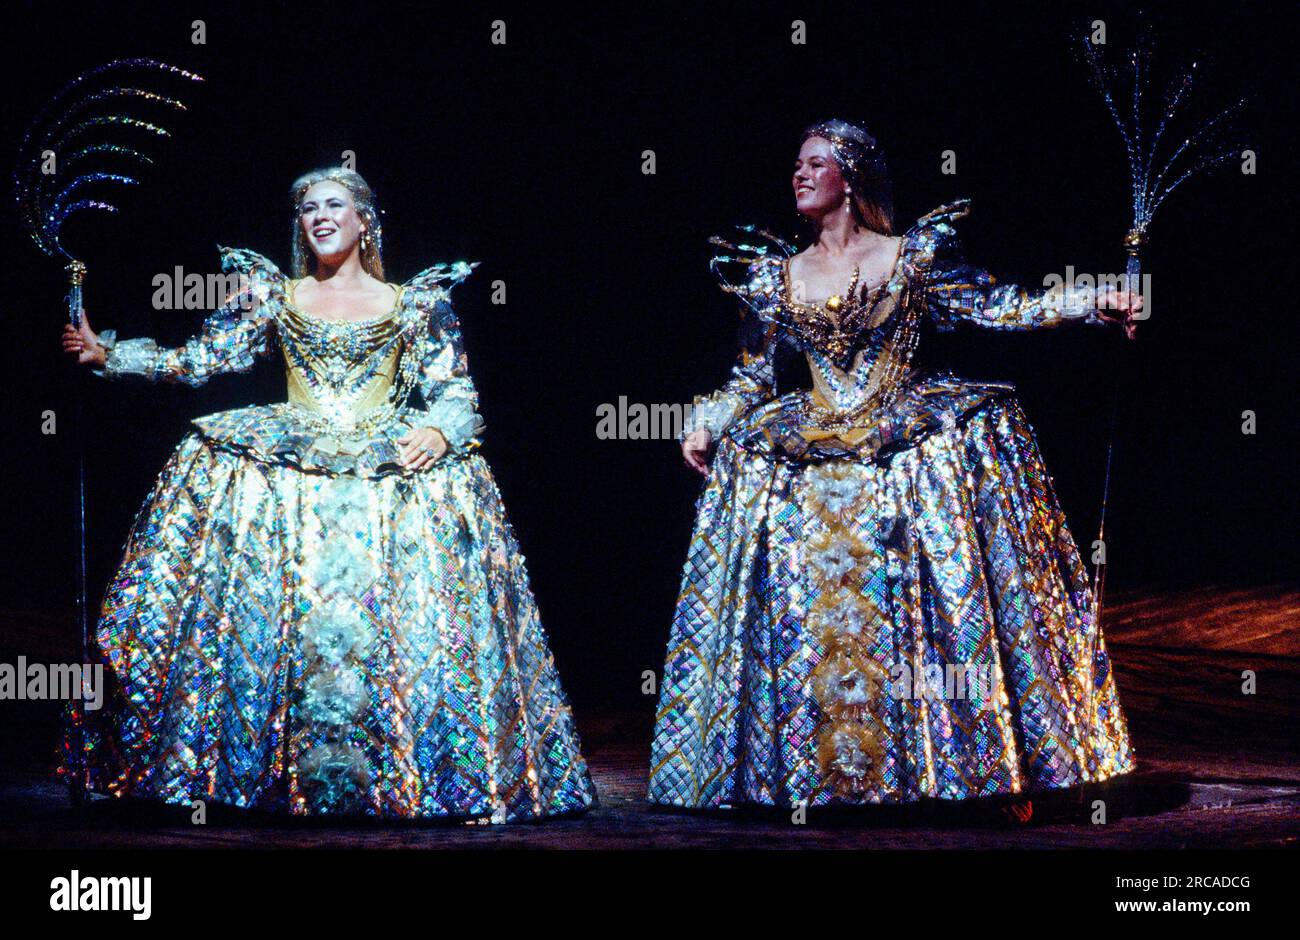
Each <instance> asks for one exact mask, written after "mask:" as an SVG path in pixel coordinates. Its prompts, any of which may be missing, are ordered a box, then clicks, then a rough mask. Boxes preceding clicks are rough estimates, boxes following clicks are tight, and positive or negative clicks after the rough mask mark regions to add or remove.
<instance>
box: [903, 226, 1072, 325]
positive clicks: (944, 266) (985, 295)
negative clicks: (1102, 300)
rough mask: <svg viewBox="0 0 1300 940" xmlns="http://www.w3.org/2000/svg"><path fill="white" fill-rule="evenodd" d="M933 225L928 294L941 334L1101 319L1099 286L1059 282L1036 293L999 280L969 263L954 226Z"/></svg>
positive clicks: (932, 314)
mask: <svg viewBox="0 0 1300 940" xmlns="http://www.w3.org/2000/svg"><path fill="white" fill-rule="evenodd" d="M934 229H935V231H934V233H933V235H932V237H933V238H934V239H935V246H934V252H933V257H932V260H931V262H930V265H929V269H928V271H927V272H926V275H925V296H926V305H927V307H928V309H929V315H930V319H931V320H932V321H933V323H934V324H935V326H936V327H937V328H938V329H939V330H940V331H941V332H948V331H951V330H955V329H957V328H958V327H959V326H960V325H961V324H963V323H969V324H972V325H974V326H979V327H985V328H988V329H994V330H1035V329H1041V328H1051V327H1056V326H1059V325H1060V324H1062V323H1064V322H1065V321H1067V320H1082V321H1085V322H1089V323H1095V322H1098V321H1097V319H1096V312H1097V311H1096V292H1095V291H1094V290H1092V289H1089V288H1066V287H1063V286H1057V287H1053V288H1051V289H1048V290H1043V291H1031V290H1027V289H1026V288H1024V287H1021V286H1019V285H1017V284H1010V283H1000V282H999V281H998V279H997V278H996V277H994V276H993V275H992V274H990V273H989V272H988V271H985V270H984V269H983V268H979V267H977V266H975V265H972V264H970V263H968V262H967V261H966V258H965V254H964V252H963V251H962V248H961V245H960V243H959V242H958V240H957V237H956V235H955V234H954V233H953V231H952V227H951V226H950V225H947V224H940V225H936V226H934Z"/></svg>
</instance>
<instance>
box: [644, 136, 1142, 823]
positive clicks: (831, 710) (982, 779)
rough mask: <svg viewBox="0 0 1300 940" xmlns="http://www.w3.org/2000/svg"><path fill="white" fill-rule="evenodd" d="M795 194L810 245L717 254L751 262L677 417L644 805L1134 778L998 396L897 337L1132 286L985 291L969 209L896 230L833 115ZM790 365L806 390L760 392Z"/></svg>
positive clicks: (985, 790)
mask: <svg viewBox="0 0 1300 940" xmlns="http://www.w3.org/2000/svg"><path fill="white" fill-rule="evenodd" d="M793 186H794V195H795V200H796V206H797V208H798V210H799V212H800V213H801V214H802V215H803V216H804V217H805V218H807V219H808V220H809V221H810V222H812V223H813V225H814V226H815V228H816V230H817V238H816V241H815V243H814V244H813V245H812V246H811V247H809V248H808V249H807V250H805V251H803V252H800V253H798V254H794V253H793V252H792V250H791V249H790V248H789V246H786V245H785V244H784V243H781V242H779V241H776V240H775V239H773V238H771V237H770V236H767V241H768V243H770V245H771V247H769V244H768V243H760V244H745V245H727V244H726V243H725V242H720V243H721V244H723V245H724V246H725V247H726V248H729V249H731V250H732V251H734V252H735V253H734V254H731V255H726V256H722V257H720V258H717V259H715V262H716V264H715V267H717V268H725V266H726V264H727V263H731V262H741V263H745V264H746V265H747V268H746V276H745V278H744V279H743V280H742V281H740V282H739V283H736V284H731V283H729V282H727V281H726V280H725V279H724V287H725V288H726V289H727V290H729V291H731V292H733V293H735V294H736V295H737V296H738V297H739V298H740V299H741V300H742V302H743V306H742V315H743V319H742V338H741V352H740V357H739V361H738V362H737V364H736V366H735V368H734V369H733V370H732V375H731V379H730V380H729V381H728V382H727V384H726V385H724V386H723V387H722V388H721V389H720V390H719V391H717V392H715V393H714V394H712V395H710V396H707V397H705V398H701V399H697V401H696V405H695V408H694V409H693V412H692V417H691V421H690V422H688V424H687V427H686V428H685V431H684V434H683V455H684V457H685V458H686V461H687V463H688V464H689V465H691V466H692V467H694V468H695V469H697V470H699V471H700V472H702V473H706V474H707V484H706V486H705V488H704V491H703V493H702V495H701V496H700V499H699V502H698V505H697V517H696V522H695V530H694V534H693V536H692V539H691V544H690V548H689V552H688V557H687V562H686V568H685V572H684V575H683V578H682V585H681V593H680V597H679V600H678V604H677V610H676V615H675V618H674V620H673V624H672V631H671V636H670V639H669V644H668V655H667V664H666V667H665V671H664V676H663V682H662V685H661V690H660V699H659V710H658V716H657V721H656V727H655V735H654V745H653V757H652V764H651V776H650V786H649V798H650V800H651V801H652V802H655V803H660V804H665V805H671V806H681V807H695V808H718V807H729V806H734V805H738V804H746V803H748V804H761V805H769V806H771V805H775V806H785V807H792V806H800V805H805V806H830V805H859V804H872V803H899V802H906V801H913V800H917V799H919V798H923V797H933V798H940V799H946V800H956V799H963V798H968V797H980V796H992V795H1001V794H1017V793H1022V792H1025V791H1033V790H1039V789H1049V788H1059V787H1067V786H1071V785H1074V784H1080V783H1084V782H1088V781H1097V780H1103V779H1106V778H1108V777H1111V776H1113V775H1115V774H1120V773H1124V772H1126V771H1128V770H1130V769H1131V768H1132V766H1133V757H1132V752H1131V750H1130V748H1129V740H1128V735H1127V732H1126V729H1125V722H1124V717H1123V714H1122V713H1121V711H1120V707H1119V702H1118V699H1117V697H1116V692H1115V685H1114V681H1113V677H1112V674H1111V670H1110V665H1109V661H1108V659H1107V654H1106V646H1105V643H1104V642H1103V640H1102V637H1101V635H1100V632H1099V630H1098V627H1097V624H1096V622H1095V618H1094V610H1093V598H1092V594H1091V592H1090V589H1089V586H1088V581H1087V576H1086V573H1085V570H1084V568H1083V565H1082V563H1081V561H1080V558H1079V554H1078V550H1077V548H1076V546H1075V542H1074V540H1073V538H1072V537H1071V535H1070V532H1069V530H1068V529H1067V527H1066V523H1065V519H1064V518H1063V516H1062V513H1061V510H1060V508H1059V505H1058V503H1057V499H1056V496H1055V494H1054V492H1053V489H1052V484H1051V480H1050V478H1049V476H1048V474H1047V471H1046V469H1045V468H1044V467H1043V463H1042V459H1041V457H1040V456H1039V452H1038V447H1037V444H1036V442H1035V440H1034V436H1033V432H1032V431H1031V429H1030V426H1029V424H1028V422H1027V421H1026V419H1025V417H1024V414H1023V413H1022V412H1021V410H1020V407H1019V405H1018V404H1017V403H1016V400H1015V398H1014V397H1013V389H1012V388H1011V387H1010V386H1008V385H1002V384H991V383H976V382H970V381H965V380H963V379H960V378H957V377H955V376H952V375H948V374H934V373H927V372H922V371H919V370H917V369H914V368H913V366H912V355H913V350H914V349H915V345H916V341H917V337H918V335H919V331H920V328H921V325H922V322H923V321H926V320H928V321H930V323H931V324H933V326H934V327H936V328H937V329H939V330H951V329H954V328H956V327H958V326H959V325H962V324H973V325H975V326H980V327H987V328H993V329H1004V330H1027V329H1037V328H1050V327H1055V326H1057V325H1059V324H1061V323H1063V322H1065V321H1067V320H1074V319H1078V320H1085V321H1089V322H1099V321H1102V320H1106V321H1112V320H1113V319H1114V318H1113V317H1109V316H1101V315H1100V314H1099V312H1098V310H1099V308H1100V309H1114V310H1118V311H1121V312H1122V313H1124V314H1125V316H1124V317H1122V318H1121V319H1122V320H1123V321H1124V322H1126V323H1127V322H1129V321H1130V320H1131V318H1132V315H1133V314H1134V313H1136V312H1137V311H1139V310H1140V308H1141V301H1140V298H1137V297H1136V296H1135V295H1130V294H1127V293H1121V292H1118V291H1107V292H1102V293H1100V294H1097V293H1096V292H1092V293H1091V294H1089V293H1081V292H1078V291H1070V290H1055V291H1048V292H1044V293H1040V294H1034V293H1030V292H1027V291H1025V290H1022V289H1020V288H1017V287H1016V286H1014V285H998V284H997V283H996V281H995V280H994V278H992V277H991V276H990V275H989V274H987V273H986V272H984V271H982V270H980V269H978V268H975V267H973V266H971V265H968V264H966V263H965V262H964V261H963V260H962V257H961V252H960V249H959V246H958V242H957V235H956V229H955V226H954V224H953V223H954V222H956V221H957V220H958V219H960V218H961V217H962V216H964V215H966V213H967V211H968V207H967V204H966V203H964V202H961V203H955V204H953V205H950V206H945V207H943V208H940V209H937V210H935V211H934V212H931V213H929V214H928V215H926V216H925V217H923V218H922V219H920V220H919V221H918V222H917V223H916V224H915V225H913V226H912V227H911V228H910V229H908V230H907V231H906V232H905V233H904V234H903V235H902V236H901V237H895V236H893V234H892V223H891V214H892V210H891V205H890V203H891V198H890V189H889V182H888V177H887V174H886V172H885V163H884V159H883V157H882V155H881V152H880V149H879V147H878V146H877V145H876V142H875V141H874V139H873V138H872V137H871V135H870V134H869V133H868V132H867V131H865V130H864V129H863V128H861V127H858V126H856V125H853V124H849V123H846V122H842V121H830V122H826V123H824V124H820V125H816V126H814V127H812V128H809V129H808V130H807V131H806V132H805V134H804V137H803V140H802V147H801V149H800V153H799V157H798V160H797V162H796V168H795V172H794V178H793ZM748 231H749V232H750V234H751V236H755V234H756V233H754V230H752V229H750V230H748ZM757 234H761V235H766V233H757ZM752 240H753V241H758V239H757V237H753V238H752ZM846 285H847V290H846V289H845V287H846ZM811 298H820V299H811ZM796 356H801V357H804V358H806V360H807V363H808V366H809V368H810V371H811V373H812V388H810V389H796V390H793V391H784V392H783V393H782V390H781V389H779V388H778V382H777V376H778V365H779V364H780V363H781V362H782V361H783V360H786V359H788V358H791V357H796ZM714 446H716V452H715V454H714V456H713V458H712V465H711V466H709V465H708V464H707V463H706V458H707V456H708V454H709V451H710V449H711V448H712V447H714Z"/></svg>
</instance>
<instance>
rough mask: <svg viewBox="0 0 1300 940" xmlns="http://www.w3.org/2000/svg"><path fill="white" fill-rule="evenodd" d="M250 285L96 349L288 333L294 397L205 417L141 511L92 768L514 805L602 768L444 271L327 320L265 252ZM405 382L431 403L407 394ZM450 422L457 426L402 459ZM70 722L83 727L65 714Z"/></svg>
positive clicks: (298, 791) (374, 805) (359, 798)
mask: <svg viewBox="0 0 1300 940" xmlns="http://www.w3.org/2000/svg"><path fill="white" fill-rule="evenodd" d="M223 254H224V259H223V266H224V267H225V269H226V270H227V271H229V272H238V274H239V275H240V276H241V277H242V283H243V285H244V287H245V289H247V290H249V291H250V292H251V293H250V294H249V295H247V296H250V297H253V298H255V302H256V307H255V309H254V310H253V311H251V312H243V313H240V312H239V311H235V310H233V308H231V309H226V310H223V311H218V313H217V314H215V315H213V316H212V317H211V318H209V320H208V322H207V323H206V325H205V328H204V330H203V333H202V334H201V335H200V336H199V337H197V338H195V339H194V340H191V341H190V342H189V343H188V344H186V345H185V346H184V347H181V348H178V349H160V348H158V347H157V346H156V345H155V344H154V342H153V341H152V340H148V339H136V340H128V341H120V342H115V343H114V341H113V337H112V336H111V335H108V334H107V332H106V335H105V341H106V345H108V346H109V347H110V349H109V353H108V359H107V365H106V368H105V373H106V374H107V375H109V376H111V377H116V376H123V377H125V376H136V377H142V378H145V379H147V380H151V381H159V380H161V381H175V382H184V383H187V384H190V385H198V384H201V383H202V382H204V381H206V380H207V378H208V377H209V376H211V375H214V374H216V373H220V372H231V371H236V372H242V371H247V370H248V369H250V368H251V367H252V366H253V365H254V362H255V360H256V359H257V358H258V357H263V356H269V355H271V354H272V352H273V351H274V349H275V348H277V347H278V348H279V350H280V351H281V352H282V353H283V356H284V362H285V366H286V368H287V371H288V387H289V395H288V398H289V400H288V402H285V403H280V404H274V405H269V406H257V407H250V408H240V409H236V410H234V411H227V412H223V413H219V414H214V415H209V416H207V417H203V418H199V419H197V420H195V422H194V424H195V426H196V431H195V432H193V433H191V434H189V435H187V436H186V437H185V439H184V440H183V441H182V442H181V444H180V446H179V447H178V448H177V449H176V451H175V453H174V454H173V455H172V457H171V460H170V461H169V462H168V464H167V466H166V468H165V469H164V470H163V472H162V475H161V476H160V478H159V479H158V481H157V484H156V485H155V487H154V490H153V493H152V494H151V495H150V497H149V498H148V500H147V502H146V503H145V505H144V508H143V509H142V510H141V511H140V513H139V515H138V517H137V518H136V521H135V524H134V526H133V528H132V530H131V534H130V537H129V540H128V542H127V546H126V552H125V557H124V558H123V560H122V562H121V565H120V567H119V569H118V571H117V574H116V576H115V577H114V579H113V581H112V583H111V584H110V585H109V588H108V592H107V594H106V597H105V600H104V606H103V613H102V617H101V619H100V621H99V624H98V628H97V630H96V634H95V639H96V641H97V647H98V653H99V655H100V656H102V658H103V661H104V662H105V663H106V664H107V667H108V668H107V669H106V672H108V673H110V674H111V684H112V686H113V689H112V698H111V700H110V702H109V703H108V705H107V707H106V708H105V709H104V711H102V712H99V713H91V714H90V717H89V719H88V723H87V724H86V726H85V727H84V728H83V729H79V730H81V731H83V732H84V733H83V734H70V736H69V739H70V741H72V742H73V746H76V745H77V744H78V743H80V744H81V746H83V747H84V751H85V755H84V756H85V760H84V762H83V761H79V760H75V758H76V755H69V756H70V757H71V758H74V759H73V760H69V761H68V762H66V764H65V767H76V766H78V765H79V764H82V763H84V765H85V766H86V768H87V774H88V782H89V784H90V786H91V787H92V788H93V789H95V790H98V791H100V792H104V793H109V794H113V795H127V796H139V797H146V798H152V799H157V800H163V801H167V802H174V803H189V802H191V801H194V800H205V801H216V802H219V803H225V804H230V805H233V806H237V807H243V808H255V809H260V810H270V811H285V812H289V813H294V814H324V813H353V814H364V815H372V816H385V817H473V818H479V819H489V820H492V821H495V822H503V821H513V820H521V819H529V818H535V817H541V816H547V815H551V814H556V813H563V812H567V811H570V810H579V809H583V808H585V807H587V806H588V805H590V804H591V803H592V802H593V799H594V791H593V789H592V786H591V782H590V780H589V778H588V774H587V769H586V765H585V763H584V761H583V758H582V756H581V754H580V753H579V745H578V738H577V735H576V733H575V730H574V724H573V719H572V715H571V712H570V710H569V707H568V704H567V703H566V700H565V697H564V694H563V692H562V690H561V688H560V684H559V681H558V678H557V676H556V672H555V667H554V663H553V661H552V658H551V655H550V652H549V651H548V649H547V644H546V640H545V637H544V634H543V632H542V627H541V625H540V623H539V622H538V615H537V608H536V606H535V605H534V601H533V596H532V594H531V591H530V588H529V584H528V577H527V573H526V571H525V567H524V558H523V556H522V555H521V554H520V552H519V546H518V545H517V544H516V541H515V537H514V534H513V532H512V530H511V527H510V525H509V523H508V522H507V519H506V516H505V513H504V511H503V508H502V505H501V498H500V495H499V493H498V491H497V487H496V484H495V482H494V481H493V478H492V475H491V472H490V471H489V469H488V466H487V464H486V463H485V462H484V460H483V458H482V457H481V456H480V455H479V454H478V453H476V450H477V447H478V435H479V433H480V431H481V427H482V425H481V421H480V419H479V417H478V414H477V412H476V402H477V395H476V393H475V390H474V387H473V385H472V383H471V381H470V378H469V376H468V375H467V373H466V366H465V357H464V353H463V350H462V346H461V341H460V330H459V325H458V323H457V321H456V318H455V316H454V314H453V312H452V308H451V305H450V303H449V300H448V288H449V287H450V286H451V284H452V283H454V282H456V281H458V280H460V279H461V278H463V277H464V276H465V275H467V274H468V273H469V270H470V267H471V266H470V265H467V264H463V263H461V264H458V265H454V266H450V267H448V266H439V267H438V268H432V269H429V270H428V271H426V272H424V273H423V274H421V275H419V276H417V277H415V278H414V279H412V280H411V281H409V282H408V283H406V284H405V285H403V286H402V287H401V289H400V291H399V292H398V294H397V296H396V298H395V304H394V307H393V309H392V310H391V311H390V312H389V313H388V314H385V315H382V316H377V317H372V318H370V319H367V320H361V321H356V322H338V321H325V320H321V319H319V318H314V317H311V316H308V315H306V314H304V313H303V312H302V311H301V310H299V309H297V308H296V307H295V306H294V303H293V286H294V285H293V283H292V282H288V281H286V279H285V278H284V277H283V276H282V275H281V274H280V272H279V271H278V270H276V268H275V267H274V266H273V265H272V264H271V263H270V262H269V261H267V260H266V259H265V258H262V257H261V256H259V255H256V254H254V253H252V252H248V251H242V250H232V249H226V250H224V251H223ZM417 400H418V405H419V407H417V406H416V405H417ZM416 427H436V428H438V429H439V430H441V432H442V434H443V436H444V437H445V438H446V439H447V441H448V443H449V445H450V449H449V452H448V453H447V455H446V456H444V457H442V458H440V459H439V460H438V461H437V462H436V463H435V464H433V466H432V467H430V468H429V469H427V470H424V471H419V472H413V471H409V470H404V469H402V468H401V467H399V465H398V456H399V452H400V445H399V444H398V443H397V442H398V439H399V438H401V437H402V436H403V435H404V434H406V433H407V432H408V431H410V430H411V429H412V428H416ZM76 730H78V729H75V728H74V729H73V731H76Z"/></svg>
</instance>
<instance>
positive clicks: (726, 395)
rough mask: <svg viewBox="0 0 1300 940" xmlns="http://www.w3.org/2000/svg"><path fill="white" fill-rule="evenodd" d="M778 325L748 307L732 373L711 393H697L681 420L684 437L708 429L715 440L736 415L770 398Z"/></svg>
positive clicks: (741, 328) (736, 417) (774, 384)
mask: <svg viewBox="0 0 1300 940" xmlns="http://www.w3.org/2000/svg"><path fill="white" fill-rule="evenodd" d="M776 329H777V328H776V326H775V325H773V324H772V323H769V322H767V321H765V320H763V319H761V318H760V317H759V316H758V315H757V314H755V313H754V312H753V311H750V310H747V311H746V312H745V314H744V319H743V320H742V321H741V327H740V352H739V354H738V355H737V357H736V362H735V364H734V365H733V366H732V367H731V377H730V378H729V379H728V380H727V382H726V384H724V385H723V386H722V387H721V388H720V389H718V390H717V391H716V392H713V393H712V394H711V395H701V396H697V397H696V399H695V402H694V404H693V405H692V407H691V411H690V416H689V417H688V418H687V419H686V420H685V421H683V423H682V438H683V439H684V438H685V437H686V435H688V434H690V433H691V432H692V431H697V430H700V429H704V430H707V431H708V432H709V434H710V435H712V437H713V439H714V440H717V439H718V437H720V436H721V435H722V433H723V432H724V431H726V430H727V428H728V427H730V426H731V425H732V424H734V423H735V422H736V420H737V419H739V418H740V417H742V416H743V415H745V414H747V413H748V412H750V411H752V410H753V409H755V408H757V407H758V406H759V405H761V404H763V403H764V402H767V401H771V400H772V398H773V397H774V396H775V394H776V373H775V368H774V361H775V354H774V342H775V333H776Z"/></svg>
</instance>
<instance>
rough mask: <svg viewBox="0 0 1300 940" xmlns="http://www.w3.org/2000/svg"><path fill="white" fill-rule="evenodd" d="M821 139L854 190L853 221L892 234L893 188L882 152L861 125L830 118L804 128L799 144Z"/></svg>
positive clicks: (885, 233)
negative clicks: (826, 143)
mask: <svg viewBox="0 0 1300 940" xmlns="http://www.w3.org/2000/svg"><path fill="white" fill-rule="evenodd" d="M812 137H820V138H822V139H823V140H826V141H828V142H829V143H830V145H831V152H832V154H834V156H835V162H836V164H838V165H839V168H840V172H841V173H842V174H843V175H844V178H845V179H846V180H848V182H849V185H850V186H851V187H852V188H853V193H852V196H851V198H850V200H849V204H850V205H851V206H852V207H853V219H854V221H855V222H857V223H858V224H859V225H861V226H862V227H863V228H867V229H870V230H871V231H873V232H879V233H880V234H881V235H893V234H894V187H893V184H892V183H891V182H890V179H889V166H888V164H887V163H886V161H885V154H884V150H883V149H882V148H881V146H880V144H879V143H878V142H877V141H876V138H875V137H873V136H872V135H871V133H870V132H869V131H868V130H867V129H866V128H865V127H863V126H862V125H860V124H853V123H851V122H849V121H841V120H839V119H836V118H832V119H831V120H829V121H821V122H819V123H817V124H813V125H811V126H809V127H806V128H804V132H803V134H802V136H800V138H799V144H800V146H802V145H803V144H804V142H805V141H807V140H808V139H809V138H812Z"/></svg>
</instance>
